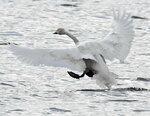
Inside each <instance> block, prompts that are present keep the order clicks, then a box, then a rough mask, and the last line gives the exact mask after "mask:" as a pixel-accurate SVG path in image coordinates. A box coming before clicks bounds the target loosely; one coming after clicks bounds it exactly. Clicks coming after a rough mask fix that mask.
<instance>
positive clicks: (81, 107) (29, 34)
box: [0, 0, 150, 116]
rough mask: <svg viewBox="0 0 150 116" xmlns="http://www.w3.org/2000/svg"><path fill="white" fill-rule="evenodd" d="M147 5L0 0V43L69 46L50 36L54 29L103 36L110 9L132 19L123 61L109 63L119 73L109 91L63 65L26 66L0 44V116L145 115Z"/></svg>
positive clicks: (149, 64) (149, 66)
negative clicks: (129, 44) (70, 72)
mask: <svg viewBox="0 0 150 116" xmlns="http://www.w3.org/2000/svg"><path fill="white" fill-rule="evenodd" d="M149 6H150V1H148V0H140V1H137V0H122V1H120V0H114V1H112V0H32V1H31V0H1V1H0V17H1V18H0V38H1V40H0V41H1V42H13V43H17V44H20V45H21V46H25V47H30V48H33V47H34V48H35V47H36V48H55V47H70V46H74V44H73V42H72V41H71V40H70V39H68V37H66V36H58V35H54V34H52V33H53V32H54V31H55V30H56V29H57V28H59V27H63V28H66V29H67V30H69V31H70V32H71V33H73V34H74V35H75V36H76V37H77V38H78V39H79V40H80V41H86V40H89V39H96V38H102V37H104V36H105V35H106V34H107V33H108V31H109V30H110V26H111V14H112V12H111V11H112V9H111V8H112V7H120V8H125V9H126V10H127V11H129V12H131V13H132V14H133V18H136V19H134V25H135V39H134V41H133V45H132V48H131V52H130V54H129V56H128V58H127V59H126V62H127V63H125V64H119V63H117V62H114V63H112V64H110V65H109V69H110V70H111V71H113V72H115V73H117V74H118V75H119V78H118V79H117V81H118V84H117V85H116V86H114V88H113V89H112V90H104V89H100V88H99V87H98V86H97V85H96V84H95V82H94V81H93V80H91V79H90V78H87V77H86V78H83V79H81V80H75V79H73V78H70V77H69V76H68V75H67V73H66V72H67V70H66V69H62V68H53V67H44V66H43V67H42V66H41V67H34V66H28V65H26V64H23V63H21V62H20V61H18V60H17V59H16V57H15V56H13V55H12V54H11V52H10V51H8V49H7V46H0V49H1V50H0V54H1V58H0V116H49V115H51V116H60V115H61V116H66V115H67V116H98V115H101V116H126V115H129V116H130V115H132V116H149V115H150V107H149V106H150V102H149V100H150V99H149V96H150V92H149V89H150V84H149V76H150V72H149V70H150V55H149V54H150V50H149V46H150V39H149V37H150V34H149V30H150V20H149V19H150V17H149V16H150V10H149ZM133 8H134V9H133ZM137 18H138V19H137ZM142 18H146V20H145V19H142Z"/></svg>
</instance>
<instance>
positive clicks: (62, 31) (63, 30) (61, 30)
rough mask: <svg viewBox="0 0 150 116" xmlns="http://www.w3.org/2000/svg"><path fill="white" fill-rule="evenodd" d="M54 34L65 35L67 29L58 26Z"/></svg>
mask: <svg viewBox="0 0 150 116" xmlns="http://www.w3.org/2000/svg"><path fill="white" fill-rule="evenodd" d="M54 34H59V35H65V34H66V31H65V29H64V28H58V29H57V30H56V31H55V32H54Z"/></svg>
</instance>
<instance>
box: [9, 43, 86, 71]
mask: <svg viewBox="0 0 150 116" xmlns="http://www.w3.org/2000/svg"><path fill="white" fill-rule="evenodd" d="M10 50H11V51H12V52H13V54H14V55H16V56H17V57H18V59H20V60H21V61H23V62H25V63H27V64H32V65H35V66H36V65H47V66H54V67H65V68H69V69H72V70H77V71H83V70H84V69H85V64H84V62H83V61H82V59H81V58H80V53H79V51H78V49H77V48H70V49H69V48H68V49H29V48H23V47H19V46H16V45H12V44H11V45H10Z"/></svg>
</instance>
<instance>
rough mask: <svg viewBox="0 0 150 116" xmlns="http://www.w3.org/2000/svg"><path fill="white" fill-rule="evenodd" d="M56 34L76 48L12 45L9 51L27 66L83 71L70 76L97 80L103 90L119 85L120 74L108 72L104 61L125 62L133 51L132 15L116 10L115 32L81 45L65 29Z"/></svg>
mask: <svg viewBox="0 0 150 116" xmlns="http://www.w3.org/2000/svg"><path fill="white" fill-rule="evenodd" d="M54 34H59V35H67V36H69V37H70V38H71V39H72V40H73V41H74V43H75V45H76V47H73V48H66V49H28V48H23V47H19V46H16V45H13V44H11V45H10V50H11V51H12V52H13V53H14V54H15V55H16V56H17V57H18V58H19V59H20V60H22V61H24V62H26V63H28V64H32V65H41V64H44V65H48V66H54V67H66V68H69V69H72V70H76V71H80V72H83V74H81V75H78V74H76V73H74V72H71V71H68V74H69V75H70V76H72V77H74V78H77V79H79V78H81V77H83V76H84V75H87V76H89V77H92V78H93V79H95V80H96V82H97V84H98V85H99V86H100V87H107V88H109V89H110V88H111V86H112V85H114V84H115V83H116V81H115V78H117V75H116V74H114V73H112V72H110V71H109V70H108V67H107V65H106V62H105V59H107V60H110V61H112V60H113V59H118V60H120V62H123V61H124V59H125V58H126V57H127V55H128V53H129V51H130V47H131V42H132V40H133V36H134V31H133V26H132V19H131V16H130V14H128V13H126V12H125V11H122V12H121V11H113V24H112V31H111V32H110V33H108V35H107V36H106V37H105V38H104V39H96V40H90V41H88V42H84V43H83V42H79V40H78V39H77V38H76V37H74V36H73V35H71V34H70V33H69V32H68V31H66V30H65V29H63V28H59V29H57V30H56V32H55V33H54Z"/></svg>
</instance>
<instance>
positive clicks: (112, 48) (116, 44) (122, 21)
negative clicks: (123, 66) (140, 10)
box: [84, 11, 134, 61]
mask: <svg viewBox="0 0 150 116" xmlns="http://www.w3.org/2000/svg"><path fill="white" fill-rule="evenodd" d="M133 37H134V31H133V25H132V19H131V16H130V14H128V13H126V12H125V11H122V12H121V11H113V24H112V31H111V32H109V34H108V35H107V36H106V37H105V38H104V39H102V40H100V39H96V40H94V41H91V42H87V43H85V44H84V45H85V46H87V47H90V46H91V49H93V50H94V51H96V52H99V53H100V54H102V55H103V56H104V58H105V59H108V60H113V59H114V58H116V59H119V60H120V61H124V59H125V58H126V57H127V55H128V53H129V50H130V47H131V42H132V40H133ZM94 51H93V53H94Z"/></svg>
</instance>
